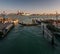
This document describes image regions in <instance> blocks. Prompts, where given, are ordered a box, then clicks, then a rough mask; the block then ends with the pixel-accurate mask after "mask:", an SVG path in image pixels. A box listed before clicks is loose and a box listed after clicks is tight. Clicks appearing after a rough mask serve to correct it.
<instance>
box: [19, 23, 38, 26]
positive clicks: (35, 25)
mask: <svg viewBox="0 0 60 54" xmlns="http://www.w3.org/2000/svg"><path fill="white" fill-rule="evenodd" d="M19 24H21V25H23V26H37V25H39V24H24V23H19Z"/></svg>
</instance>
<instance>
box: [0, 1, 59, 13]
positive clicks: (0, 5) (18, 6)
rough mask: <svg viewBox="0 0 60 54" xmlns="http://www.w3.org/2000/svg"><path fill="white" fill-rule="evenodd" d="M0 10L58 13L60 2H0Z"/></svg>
mask: <svg viewBox="0 0 60 54" xmlns="http://www.w3.org/2000/svg"><path fill="white" fill-rule="evenodd" d="M0 10H7V12H16V10H21V11H25V12H30V13H43V12H46V13H49V12H51V13H52V12H55V10H57V11H58V12H60V11H59V10H60V0H0Z"/></svg>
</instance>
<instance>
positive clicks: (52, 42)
mask: <svg viewBox="0 0 60 54" xmlns="http://www.w3.org/2000/svg"><path fill="white" fill-rule="evenodd" d="M51 44H52V45H54V35H52V40H51Z"/></svg>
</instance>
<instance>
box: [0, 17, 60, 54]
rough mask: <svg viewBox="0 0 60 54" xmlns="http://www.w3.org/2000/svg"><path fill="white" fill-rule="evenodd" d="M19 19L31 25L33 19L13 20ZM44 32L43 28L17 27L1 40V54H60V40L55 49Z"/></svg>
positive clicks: (21, 18)
mask: <svg viewBox="0 0 60 54" xmlns="http://www.w3.org/2000/svg"><path fill="white" fill-rule="evenodd" d="M17 17H18V18H19V20H20V21H23V20H24V21H23V22H25V23H28V22H29V23H30V22H31V19H32V18H30V17H29V18H28V17H26V16H16V17H14V16H13V17H12V18H17ZM39 17H40V16H39ZM39 17H38V18H39ZM34 18H36V17H34ZM40 18H42V17H40ZM42 31H43V27H42V26H30V27H27V26H21V25H20V24H18V25H16V26H15V27H14V28H13V29H12V30H11V31H10V32H9V33H8V34H7V36H6V37H5V38H4V39H2V40H0V54H60V40H57V43H56V44H55V45H54V47H53V46H52V45H51V42H50V41H49V39H47V38H45V37H47V35H46V34H44V36H43V32H42Z"/></svg>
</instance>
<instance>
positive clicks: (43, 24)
mask: <svg viewBox="0 0 60 54" xmlns="http://www.w3.org/2000/svg"><path fill="white" fill-rule="evenodd" d="M43 37H44V24H43Z"/></svg>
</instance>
